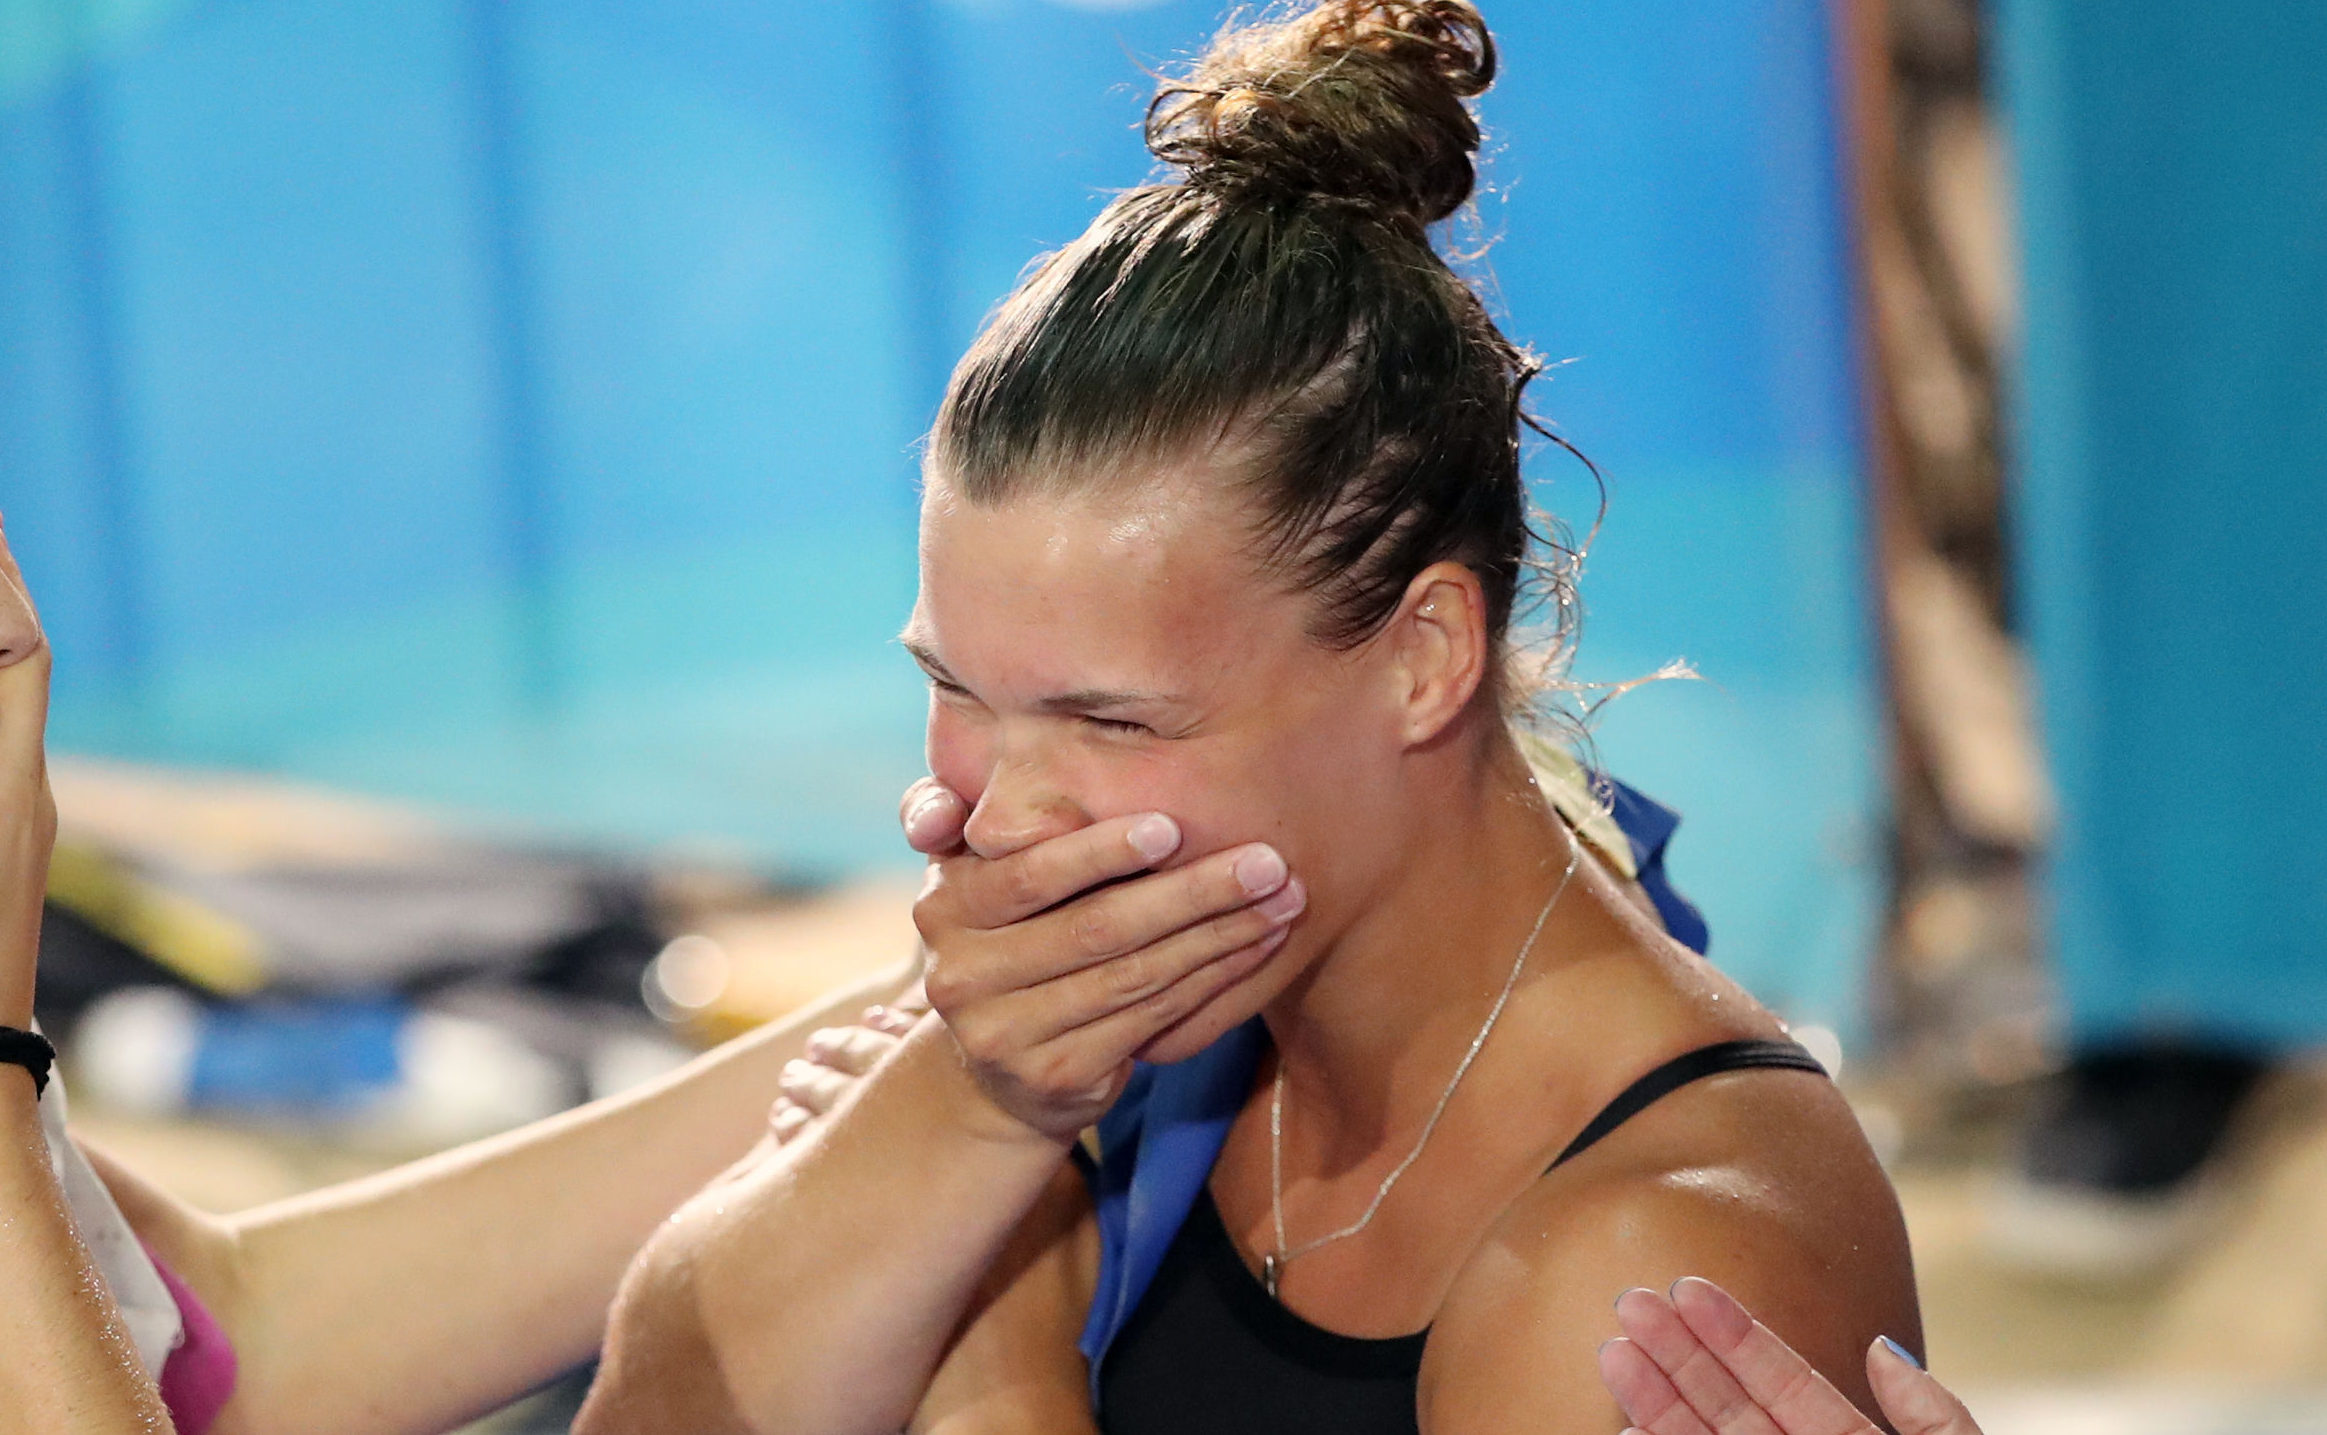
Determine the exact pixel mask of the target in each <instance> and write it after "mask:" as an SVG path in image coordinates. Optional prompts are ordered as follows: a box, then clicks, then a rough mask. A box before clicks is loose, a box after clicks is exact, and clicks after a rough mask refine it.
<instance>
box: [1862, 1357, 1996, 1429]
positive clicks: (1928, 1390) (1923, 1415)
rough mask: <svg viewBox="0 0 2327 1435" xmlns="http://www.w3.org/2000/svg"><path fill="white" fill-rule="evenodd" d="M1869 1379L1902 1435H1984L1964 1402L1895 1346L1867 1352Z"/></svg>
mask: <svg viewBox="0 0 2327 1435" xmlns="http://www.w3.org/2000/svg"><path fill="white" fill-rule="evenodd" d="M1866 1378H1867V1383H1868V1384H1869V1385H1872V1386H1873V1387H1874V1392H1875V1402H1876V1403H1877V1404H1879V1405H1881V1406H1882V1408H1883V1414H1884V1416H1885V1417H1886V1418H1888V1419H1889V1420H1890V1422H1891V1424H1892V1425H1893V1426H1894V1427H1895V1428H1896V1429H1897V1430H1898V1432H1899V1435H1980V1427H1979V1424H1978V1422H1977V1421H1975V1420H1973V1419H1972V1418H1971V1412H1970V1411H1969V1410H1966V1409H1964V1406H1963V1402H1962V1401H1960V1400H1958V1399H1956V1398H1955V1396H1954V1395H1953V1394H1952V1393H1951V1392H1950V1391H1949V1390H1948V1388H1947V1387H1946V1386H1944V1385H1941V1384H1940V1383H1939V1381H1938V1380H1937V1379H1935V1378H1934V1377H1933V1376H1932V1375H1931V1374H1930V1372H1928V1371H1926V1370H1924V1369H1923V1367H1921V1366H1919V1365H1917V1364H1915V1362H1914V1361H1913V1360H1912V1359H1911V1358H1909V1357H1908V1355H1907V1354H1906V1353H1905V1352H1904V1351H1902V1350H1901V1349H1900V1348H1899V1347H1898V1346H1896V1345H1893V1344H1892V1343H1891V1342H1889V1341H1887V1340H1878V1341H1876V1342H1875V1343H1874V1344H1873V1345H1871V1346H1869V1347H1868V1348H1867V1352H1866Z"/></svg>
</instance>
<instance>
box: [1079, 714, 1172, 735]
mask: <svg viewBox="0 0 2327 1435" xmlns="http://www.w3.org/2000/svg"><path fill="white" fill-rule="evenodd" d="M1082 719H1083V721H1084V722H1087V723H1089V724H1090V725H1091V726H1093V727H1095V728H1098V729H1099V730H1100V731H1102V732H1113V733H1122V734H1125V735H1126V736H1137V737H1153V736H1154V735H1155V729H1154V728H1151V727H1149V726H1148V725H1147V724H1146V723H1143V722H1132V721H1130V720H1128V719H1126V718H1106V717H1098V716H1096V715H1094V714H1091V713H1084V714H1082Z"/></svg>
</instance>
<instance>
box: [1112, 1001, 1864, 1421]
mask: <svg viewBox="0 0 2327 1435" xmlns="http://www.w3.org/2000/svg"><path fill="white" fill-rule="evenodd" d="M1756 1067H1784V1068H1788V1069H1791V1070H1795V1071H1814V1072H1817V1073H1818V1074H1819V1075H1821V1076H1823V1075H1825V1068H1823V1067H1821V1066H1820V1065H1819V1064H1818V1062H1817V1060H1816V1059H1815V1058H1813V1057H1812V1056H1811V1055H1810V1053H1808V1052H1807V1051H1804V1050H1803V1049H1802V1048H1801V1047H1799V1046H1797V1045H1795V1044H1794V1043H1793V1042H1790V1041H1725V1042H1721V1043H1719V1044H1718V1045H1714V1046H1707V1047H1701V1048H1699V1049H1698V1050H1696V1051H1692V1052H1689V1053H1687V1054H1685V1055H1683V1056H1679V1057H1676V1058H1674V1059H1673V1060H1671V1061H1668V1062H1666V1063H1665V1064H1664V1065H1662V1066H1660V1067H1658V1068H1657V1069H1656V1070H1654V1071H1651V1072H1650V1073H1648V1074H1647V1075H1646V1076H1643V1077H1642V1078H1640V1079H1639V1080H1638V1081H1635V1082H1634V1083H1632V1085H1630V1086H1628V1087H1626V1088H1625V1089H1624V1093H1623V1094H1622V1095H1621V1096H1618V1097H1617V1098H1616V1099H1615V1100H1614V1101H1611V1102H1609V1103H1608V1105H1607V1107H1606V1108H1605V1109H1603V1110H1602V1111H1601V1112H1600V1114H1599V1115H1597V1116H1595V1117H1593V1118H1592V1120H1591V1122H1590V1123H1589V1124H1588V1125H1586V1126H1585V1127H1584V1129H1583V1131H1582V1133H1581V1134H1579V1135H1578V1136H1577V1137H1576V1139H1575V1140H1574V1141H1571V1142H1570V1143H1568V1147H1567V1149H1566V1150H1565V1151H1562V1152H1561V1153H1560V1154H1559V1159H1558V1160H1556V1161H1553V1162H1552V1163H1551V1164H1552V1167H1553V1168H1557V1167H1558V1166H1559V1165H1560V1164H1561V1163H1563V1162H1566V1161H1569V1160H1572V1159H1573V1158H1574V1157H1576V1156H1578V1155H1580V1154H1582V1152H1583V1151H1584V1150H1585V1149H1586V1148H1588V1147H1590V1146H1591V1145H1592V1144H1593V1143H1594V1142H1597V1141H1598V1140H1600V1139H1601V1138H1602V1137H1604V1136H1606V1135H1607V1134H1608V1133H1609V1132H1611V1131H1613V1130H1615V1129H1616V1128H1617V1127H1619V1126H1621V1125H1623V1124H1624V1122H1625V1121H1627V1120H1629V1119H1630V1118H1631V1117H1633V1116H1636V1115H1638V1114H1639V1113H1640V1112H1641V1111H1642V1110H1643V1109H1644V1108H1646V1107H1647V1106H1648V1105H1649V1104H1650V1103H1652V1102H1654V1101H1656V1100H1657V1099H1658V1098H1660V1097H1663V1096H1666V1095H1668V1094H1670V1093H1671V1092H1673V1091H1675V1090H1678V1089H1679V1088H1681V1087H1683V1086H1686V1085H1688V1084H1689V1083H1690V1082H1692V1081H1700V1080H1703V1079H1704V1078H1705V1077H1708V1076H1714V1075H1718V1074H1719V1073H1721V1072H1725V1071H1743V1070H1748V1069H1751V1068H1756ZM1429 1336H1430V1332H1429V1330H1428V1328H1424V1329H1422V1330H1419V1331H1416V1332H1415V1333H1414V1334H1412V1335H1397V1336H1390V1337H1388V1338H1387V1339H1378V1340H1369V1339H1364V1338H1361V1337H1358V1336H1351V1335H1340V1334H1336V1333H1335V1332H1333V1331H1330V1330H1326V1329H1324V1328H1323V1327H1320V1326H1315V1325H1311V1324H1310V1323H1309V1322H1308V1321H1305V1320H1303V1319H1302V1318H1301V1317H1299V1316H1297V1315H1295V1314H1293V1312H1292V1311H1290V1310H1287V1309H1286V1308H1285V1307H1284V1306H1281V1305H1279V1304H1277V1302H1276V1301H1274V1300H1272V1299H1270V1298H1269V1295H1268V1292H1267V1291H1265V1290H1263V1289H1262V1287H1261V1283H1260V1279H1259V1278H1258V1277H1257V1276H1255V1275H1254V1274H1253V1273H1252V1270H1251V1268H1250V1267H1248V1266H1246V1265H1245V1263H1244V1257H1243V1256H1242V1255H1241V1254H1239V1253H1238V1251H1237V1249H1236V1242H1235V1241H1234V1239H1233V1238H1231V1237H1230V1235H1229V1234H1228V1228H1227V1227H1226V1226H1225V1225H1223V1224H1222V1223H1221V1220H1220V1211H1219V1208H1218V1207H1217V1206H1215V1205H1213V1203H1212V1193H1211V1191H1210V1189H1209V1188H1207V1189H1206V1190H1205V1192H1204V1193H1203V1195H1202V1196H1201V1197H1200V1198H1199V1199H1198V1200H1197V1202H1196V1205H1195V1209H1194V1210H1192V1211H1190V1212H1189V1213H1188V1218H1187V1220H1186V1221H1185V1222H1184V1223H1183V1224H1182V1225H1181V1227H1180V1231H1179V1235H1178V1236H1177V1237H1176V1238H1175V1239H1174V1240H1173V1242H1172V1245H1171V1249H1170V1250H1169V1251H1168V1252H1167V1253H1166V1254H1165V1256H1164V1258H1163V1264H1162V1266H1161V1267H1160V1268H1158V1269H1157V1271H1156V1274H1155V1280H1154V1282H1153V1283H1152V1284H1151V1285H1149V1286H1148V1288H1147V1293H1146V1295H1145V1296H1144V1297H1142V1298H1141V1300H1140V1302H1139V1307H1138V1309H1137V1310H1136V1311H1134V1312H1133V1313H1132V1316H1131V1319H1130V1321H1129V1322H1128V1323H1127V1324H1126V1325H1125V1326H1124V1327H1123V1332H1122V1334H1121V1335H1120V1336H1118V1337H1117V1338H1116V1341H1115V1344H1114V1347H1113V1349H1112V1350H1111V1351H1110V1352H1109V1354H1108V1358H1107V1362H1106V1365H1105V1367H1104V1368H1103V1369H1102V1371H1101V1373H1100V1378H1099V1426H1100V1428H1101V1429H1102V1430H1103V1431H1105V1432H1106V1435H1248V1432H1249V1435H1289V1432H1304V1431H1318V1432H1321V1435H1322V1432H1331V1435H1415V1432H1417V1431H1418V1429H1419V1425H1418V1423H1417V1417H1416V1413H1415V1408H1414V1395H1415V1380H1416V1377H1417V1376H1418V1375H1419V1374H1420V1373H1421V1370H1422V1347H1423V1344H1424V1342H1426V1341H1427V1340H1428V1339H1429Z"/></svg>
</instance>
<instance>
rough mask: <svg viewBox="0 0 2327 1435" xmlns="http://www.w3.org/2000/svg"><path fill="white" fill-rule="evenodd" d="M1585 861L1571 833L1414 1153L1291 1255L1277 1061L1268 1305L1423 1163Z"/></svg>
mask: <svg viewBox="0 0 2327 1435" xmlns="http://www.w3.org/2000/svg"><path fill="white" fill-rule="evenodd" d="M1561 830H1562V831H1565V830H1566V828H1565V824H1562V827H1561ZM1583 855H1584V849H1583V845H1582V844H1581V843H1579V842H1577V841H1576V836H1575V834H1574V833H1573V832H1569V833H1568V858H1567V870H1566V871H1563V872H1561V873H1560V874H1559V885H1558V886H1556V887H1554V888H1552V889H1551V896H1550V897H1549V898H1548V899H1547V900H1546V901H1545V902H1544V904H1543V910H1542V911H1540V912H1537V913H1536V914H1535V925H1534V926H1533V927H1530V928H1529V929H1528V931H1527V940H1526V941H1524V942H1521V943H1520V944H1519V955H1518V956H1516V957H1513V958H1512V959H1511V975H1509V976H1507V977H1505V978H1503V990H1502V991H1501V992H1500V993H1499V994H1497V995H1496V997H1495V1004H1494V1005H1493V1006H1492V1007H1490V1008H1488V1009H1487V1019H1486V1020H1485V1021H1483V1022H1481V1023H1479V1034H1478V1035H1477V1036H1474V1037H1472V1038H1471V1045H1470V1050H1468V1051H1466V1052H1464V1053H1463V1054H1462V1062H1461V1064H1460V1065H1458V1066H1456V1067H1455V1069H1454V1075H1453V1076H1451V1077H1449V1078H1448V1079H1447V1083H1446V1090H1444V1091H1442V1092H1440V1093H1438V1104H1437V1105H1436V1106H1434V1107H1432V1108H1431V1110H1430V1119H1429V1120H1428V1121H1425V1122H1423V1123H1422V1134H1421V1135H1420V1136H1417V1137H1415V1138H1414V1149H1413V1150H1411V1151H1409V1152H1407V1153H1406V1159H1405V1160H1403V1161H1400V1162H1399V1163H1398V1164H1397V1165H1396V1166H1395V1167H1393V1168H1392V1169H1391V1171H1390V1174H1389V1175H1387V1176H1384V1177H1383V1178H1382V1184H1381V1186H1380V1187H1379V1188H1378V1189H1376V1190H1375V1192H1374V1198H1373V1200H1372V1201H1370V1202H1368V1203H1367V1204H1366V1208H1365V1214H1364V1215H1361V1216H1359V1217H1358V1218H1357V1219H1356V1220H1354V1221H1352V1222H1350V1223H1349V1224H1348V1225H1346V1226H1343V1227H1342V1228H1341V1229H1340V1230H1338V1231H1334V1232H1332V1233H1331V1234H1329V1235H1323V1236H1319V1237H1317V1238H1316V1239H1315V1240H1311V1241H1304V1242H1302V1243H1301V1244H1300V1245H1298V1246H1294V1247H1292V1248H1291V1249H1289V1250H1288V1249H1287V1248H1286V1246H1285V1063H1284V1061H1283V1060H1282V1059H1281V1058H1280V1059H1279V1060H1278V1062H1277V1074H1276V1078H1275V1080H1274V1081H1273V1082H1272V1083H1271V1084H1270V1088H1269V1215H1270V1217H1271V1218H1273V1219H1274V1220H1275V1222H1276V1230H1277V1248H1276V1249H1275V1250H1273V1251H1271V1252H1269V1253H1268V1254H1267V1255H1265V1256H1263V1257H1261V1263H1260V1281H1261V1285H1262V1286H1264V1287H1265V1288H1266V1289H1267V1290H1268V1293H1269V1299H1270V1300H1275V1299H1277V1283H1278V1282H1279V1281H1280V1280H1282V1279H1283V1277H1284V1274H1285V1267H1286V1266H1289V1265H1291V1264H1292V1263H1293V1262H1294V1261H1296V1260H1298V1259H1299V1258H1301V1257H1302V1256H1305V1255H1308V1254H1309V1253H1310V1252H1311V1251H1314V1250H1317V1249H1318V1248H1320V1247H1322V1246H1330V1245H1332V1244H1333V1243H1334V1242H1335V1241H1341V1240H1347V1239H1348V1238H1349V1237H1351V1236H1354V1235H1356V1234H1357V1233H1358V1232H1360V1231H1362V1230H1364V1229H1365V1228H1366V1227H1367V1226H1370V1225H1372V1224H1373V1220H1374V1216H1375V1214H1376V1213H1378V1212H1379V1211H1380V1210H1381V1209H1382V1202H1383V1201H1385V1200H1387V1199H1388V1198H1389V1194H1390V1188H1391V1187H1392V1186H1395V1185H1397V1184H1398V1178H1399V1177H1400V1176H1403V1175H1405V1174H1406V1169H1407V1168H1408V1167H1410V1166H1412V1165H1413V1164H1414V1163H1415V1162H1416V1161H1418V1160H1420V1159H1421V1156H1422V1148H1423V1147H1425V1146H1427V1145H1429V1144H1430V1133H1431V1132H1433V1131H1436V1130H1437V1129H1438V1118H1440V1117H1441V1116H1444V1115H1445V1114H1446V1108H1447V1104H1448V1103H1449V1102H1451V1101H1453V1100H1454V1089H1455V1088H1456V1087H1458V1086H1460V1085H1462V1079H1463V1076H1464V1075H1465V1074H1466V1073H1467V1072H1469V1070H1470V1069H1471V1063H1472V1062H1473V1061H1476V1060H1477V1059H1478V1055H1479V1048H1481V1047H1483V1046H1485V1045H1486V1044H1487V1035H1488V1033H1490V1032H1492V1031H1493V1030H1494V1029H1495V1023H1496V1022H1497V1021H1498V1020H1500V1019H1501V1018H1502V1015H1503V1008H1504V1007H1505V1006H1506V1005H1507V1004H1509V1002H1510V1000H1511V993H1512V992H1513V991H1514V990H1515V989H1516V988H1517V987H1518V985H1519V973H1520V971H1521V970H1522V969H1524V968H1525V967H1526V965H1527V954H1528V953H1529V952H1532V951H1534V950H1535V939H1536V938H1537V937H1540V936H1542V935H1543V924H1544V922H1545V921H1547V920H1548V919H1549V918H1550V916H1551V909H1552V908H1554V907H1556V906H1558V905H1559V899H1560V894H1562V893H1563V892H1565V891H1567V885H1568V881H1569V879H1570V878H1572V877H1574V876H1575V875H1576V863H1577V862H1579V861H1581V860H1582V858H1583Z"/></svg>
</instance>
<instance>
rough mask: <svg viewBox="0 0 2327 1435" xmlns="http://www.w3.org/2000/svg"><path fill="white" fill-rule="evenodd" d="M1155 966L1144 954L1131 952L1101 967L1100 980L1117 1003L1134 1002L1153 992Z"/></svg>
mask: <svg viewBox="0 0 2327 1435" xmlns="http://www.w3.org/2000/svg"><path fill="white" fill-rule="evenodd" d="M1155 966H1156V964H1155V962H1154V961H1153V960H1152V959H1151V958H1149V956H1148V955H1147V954H1146V953H1145V952H1133V953H1132V954H1131V955H1129V956H1125V957H1117V958H1116V959H1115V960H1114V961H1111V962H1108V963H1107V964H1106V965H1105V966H1103V967H1101V968H1100V980H1101V981H1102V982H1104V983H1105V985H1106V989H1107V995H1109V996H1110V997H1113V998H1114V999H1115V1000H1116V1001H1117V1002H1127V1001H1136V1000H1138V999H1140V998H1142V997H1145V996H1147V995H1148V994H1149V993H1150V992H1152V991H1154V990H1155V987H1156V972H1155Z"/></svg>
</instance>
